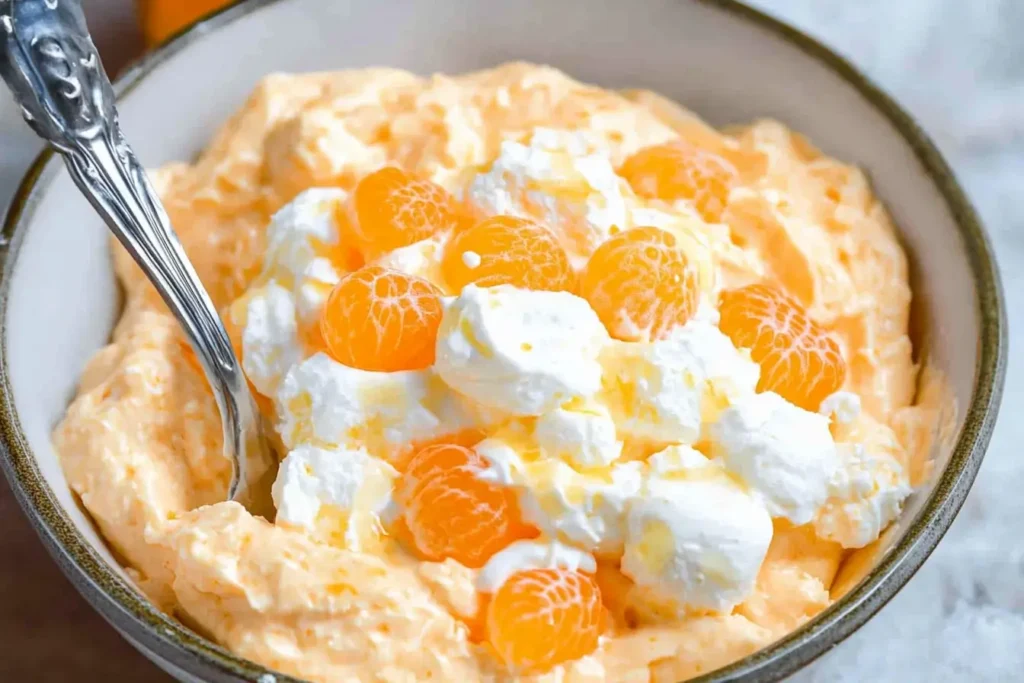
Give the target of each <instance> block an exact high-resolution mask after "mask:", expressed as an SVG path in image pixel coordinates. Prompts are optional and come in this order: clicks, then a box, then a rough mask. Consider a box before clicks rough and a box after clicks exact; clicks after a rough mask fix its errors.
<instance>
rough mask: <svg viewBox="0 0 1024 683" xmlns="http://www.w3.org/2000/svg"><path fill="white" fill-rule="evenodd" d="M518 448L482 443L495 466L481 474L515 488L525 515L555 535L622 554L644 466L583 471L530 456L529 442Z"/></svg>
mask: <svg viewBox="0 0 1024 683" xmlns="http://www.w3.org/2000/svg"><path fill="white" fill-rule="evenodd" d="M517 446H518V447H517ZM517 446H513V445H511V444H510V443H509V442H508V441H505V440H503V439H501V438H496V437H492V438H489V439H485V440H484V441H481V442H480V443H478V444H477V445H476V446H475V449H476V452H477V453H479V454H480V455H481V456H483V458H484V459H486V460H487V462H488V464H489V467H488V468H487V469H486V470H484V471H483V472H482V473H481V474H480V475H479V476H480V478H481V479H484V480H486V481H491V482H494V483H498V484H501V485H503V486H509V487H512V488H513V489H514V490H515V491H516V495H517V497H518V500H519V507H520V509H521V511H522V513H523V518H524V519H526V520H527V521H528V522H530V523H532V524H534V525H536V526H537V527H538V528H540V529H541V530H542V531H543V532H545V533H546V534H548V535H549V536H553V537H558V538H561V539H564V540H566V541H568V542H569V543H572V544H573V545H575V546H578V547H581V548H584V549H586V550H589V551H591V552H595V553H598V554H601V555H613V556H614V555H617V554H619V553H621V552H622V544H623V541H624V539H625V520H626V511H627V509H628V507H629V503H630V501H632V500H633V499H634V498H635V497H636V496H637V495H638V493H639V492H640V489H641V486H642V476H643V475H642V473H643V464H642V463H640V462H626V463H617V464H615V465H613V466H611V467H607V468H602V469H598V470H589V471H587V472H579V471H577V470H575V469H573V468H572V467H570V466H569V465H568V464H566V463H565V462H563V461H562V460H555V459H549V458H543V457H536V455H535V454H534V456H533V457H530V455H531V454H530V452H529V450H530V449H529V446H528V445H527V446H526V447H523V446H522V445H518V444H517ZM524 453H525V454H526V457H524Z"/></svg>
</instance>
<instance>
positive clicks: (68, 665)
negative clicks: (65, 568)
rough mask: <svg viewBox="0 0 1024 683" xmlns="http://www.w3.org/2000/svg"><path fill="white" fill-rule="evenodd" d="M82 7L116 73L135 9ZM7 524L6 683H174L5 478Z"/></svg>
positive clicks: (0, 503) (3, 516)
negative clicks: (63, 561) (54, 554)
mask: <svg viewBox="0 0 1024 683" xmlns="http://www.w3.org/2000/svg"><path fill="white" fill-rule="evenodd" d="M82 4H83V6H84V7H85V10H86V14H87V16H88V18H89V25H90V28H91V30H92V33H93V36H94V37H95V39H96V43H97V45H98V46H99V48H100V53H101V54H102V56H103V61H104V64H105V65H106V66H107V69H108V71H110V72H111V73H114V72H116V70H117V69H118V68H120V67H121V66H122V65H123V64H124V63H125V62H126V61H128V60H129V59H131V58H132V57H133V56H135V55H137V54H138V53H139V51H140V50H141V41H140V39H139V37H138V33H137V30H136V27H135V17H134V12H133V9H132V2H131V0H83V3H82ZM5 195H6V193H5ZM2 201H3V200H2V199H0V203H2ZM2 208H3V207H2V206H0V210H2ZM0 521H2V523H3V532H2V533H0V558H3V559H2V561H0V652H2V653H3V654H2V655H0V681H4V682H7V681H10V682H11V683H14V682H15V681H26V682H35V681H40V682H44V683H49V682H51V681H53V682H55V683H56V682H63V681H72V680H74V681H81V682H89V683H91V682H92V681H97V682H99V681H111V682H114V681H116V682H118V683H121V682H124V683H157V682H160V683H167V682H168V681H170V678H169V677H168V676H167V675H166V674H164V673H162V672H161V671H160V670H158V669H157V668H156V667H155V666H153V665H152V664H150V663H149V661H148V660H146V659H145V658H144V657H143V656H142V655H140V654H139V653H137V652H136V651H135V650H134V649H133V648H132V647H131V646H130V645H129V644H128V643H127V642H125V641H124V640H122V639H121V637H120V636H119V635H118V634H117V632H116V631H114V629H113V628H111V627H110V626H109V625H108V624H107V623H106V622H105V621H104V620H103V619H102V618H101V617H100V616H99V615H98V614H96V612H94V611H93V609H92V608H91V607H90V606H89V605H88V603H86V602H85V600H84V599H82V597H81V596H79V595H78V592H77V591H75V589H74V588H73V587H72V586H71V584H70V583H69V582H68V581H67V579H65V578H64V575H63V574H61V572H60V570H59V569H58V568H57V565H56V564H54V563H53V561H52V560H51V559H50V556H49V554H48V553H47V552H46V550H45V549H44V548H43V546H42V544H41V543H40V541H39V538H38V537H37V536H36V534H35V532H34V531H33V530H32V528H31V527H30V526H29V524H28V522H27V521H26V519H25V517H24V515H23V514H22V512H21V509H20V508H19V507H18V504H17V502H15V500H14V497H13V495H12V494H11V491H10V489H9V488H8V486H7V482H6V481H5V480H3V477H0Z"/></svg>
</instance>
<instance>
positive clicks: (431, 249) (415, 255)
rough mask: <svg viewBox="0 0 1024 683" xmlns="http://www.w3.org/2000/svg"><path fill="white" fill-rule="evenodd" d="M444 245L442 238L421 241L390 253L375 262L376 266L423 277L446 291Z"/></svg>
mask: <svg viewBox="0 0 1024 683" xmlns="http://www.w3.org/2000/svg"><path fill="white" fill-rule="evenodd" d="M444 244H445V239H444V238H442V237H432V238H430V239H425V240H420V241H419V242H413V243H412V244H410V245H408V246H405V247H399V248H398V249H394V250H392V251H389V252H388V253H386V254H384V255H382V256H381V257H380V258H378V259H377V260H376V261H374V264H375V265H378V266H381V267H384V268H390V269H392V270H397V271H399V272H402V273H405V274H406V275H414V276H416V277H421V278H423V279H424V280H428V281H429V282H431V283H432V284H434V285H435V286H437V287H439V288H440V289H441V290H444V289H445V284H444V278H443V277H442V276H441V258H442V255H443V253H444Z"/></svg>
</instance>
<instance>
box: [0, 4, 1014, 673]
mask: <svg viewBox="0 0 1024 683" xmlns="http://www.w3.org/2000/svg"><path fill="white" fill-rule="evenodd" d="M510 59H525V60H529V61H535V62H543V63H548V64H552V65H553V66H556V67H559V68H562V69H564V70H565V71H567V72H568V73H570V74H572V75H574V76H576V77H577V78H580V79H581V80H585V81H589V82H593V83H597V84H599V85H603V86H607V87H644V88H650V89H654V90H657V91H660V92H662V93H664V94H666V95H668V96H670V97H673V98H675V99H677V100H679V101H681V102H683V103H685V104H686V105H687V106H689V107H691V108H692V109H694V110H695V111H697V112H698V113H699V114H701V115H702V116H704V117H705V118H707V119H708V120H709V121H711V122H712V123H715V124H727V123H735V122H742V121H745V120H750V119H753V118H755V117H758V116H772V117H775V118H778V119H780V120H783V121H785V122H786V123H787V124H789V125H791V126H792V127H794V128H795V129H796V130H799V131H801V132H803V133H805V134H807V135H808V136H809V138H810V139H811V140H813V141H814V142H815V143H817V144H818V145H820V146H821V147H822V148H824V149H825V150H826V151H827V152H829V153H830V154H832V155H834V156H837V157H838V158H841V159H844V160H849V161H853V162H855V163H858V164H860V165H861V166H863V167H864V168H865V169H866V170H867V171H868V173H869V175H870V177H871V179H872V181H873V183H874V185H875V189H876V191H877V192H878V194H879V195H880V196H881V198H882V199H883V200H884V201H885V202H886V204H887V205H888V207H889V208H890V210H891V212H892V214H893V217H894V219H895V221H896V223H897V224H898V225H899V226H900V232H901V237H902V239H903V242H904V244H905V246H906V248H907V250H908V252H909V254H910V257H911V266H912V276H913V283H912V284H913V286H914V291H915V302H914V311H913V320H914V325H913V327H914V329H913V333H914V336H915V339H914V341H915V345H916V347H917V348H918V349H919V351H920V352H922V353H923V354H924V357H925V358H926V359H927V360H928V361H929V362H930V363H931V364H933V365H935V366H936V367H937V368H939V369H940V370H941V371H942V372H943V373H944V374H945V376H946V377H947V378H948V380H949V384H950V388H951V389H952V391H953V393H954V395H955V397H956V400H957V402H958V404H959V406H960V411H959V417H958V419H957V422H956V428H955V435H954V436H955V438H954V439H953V440H952V442H951V444H950V445H949V446H948V447H946V448H939V449H937V451H936V452H935V453H934V458H935V462H936V468H935V475H934V476H933V477H932V481H931V482H929V484H928V485H927V486H926V487H925V488H924V489H923V490H921V491H919V492H918V493H917V494H915V496H914V497H913V498H912V499H911V501H910V503H909V504H908V506H907V508H906V510H905V511H904V514H903V517H902V518H901V520H900V521H899V525H898V528H897V531H896V532H895V533H892V534H890V535H889V536H888V539H887V542H886V543H885V544H884V545H883V546H882V547H881V548H879V552H878V555H877V557H878V559H877V561H876V563H875V565H874V567H873V568H872V569H871V571H870V572H869V573H867V574H866V575H865V576H864V578H863V579H861V580H860V582H859V583H857V584H856V585H855V586H853V587H852V588H851V589H850V590H849V591H847V592H846V594H845V595H844V596H843V597H842V598H841V599H839V600H838V601H837V602H836V603H835V604H834V605H832V606H831V607H830V608H829V609H827V610H825V611H824V612H823V613H822V614H820V615H818V616H817V617H816V618H815V619H813V620H812V621H810V622H809V623H807V624H805V625H804V626H803V627H801V628H800V629H798V630H796V631H794V632H793V633H791V634H790V635H788V636H787V637H785V638H783V639H781V640H779V641H778V642H776V643H775V644H773V645H772V646H770V647H768V648H765V649H764V650H762V651H760V652H757V653H755V654H753V655H751V656H750V657H747V658H745V659H743V660H741V661H738V662H736V663H734V664H732V665H731V666H728V667H726V668H723V669H720V670H718V671H714V672H710V673H708V674H706V675H705V676H703V677H702V678H700V679H699V680H701V681H735V680H744V681H771V680H778V679H780V678H783V677H784V676H786V675H787V674H789V673H792V672H793V671H795V670H797V669H798V668H800V667H802V666H804V665H805V664H807V663H808V662H810V661H812V660H813V659H814V658H816V657H818V656H819V655H821V654H822V653H823V652H825V651H826V650H828V649H829V648H831V647H834V646H835V645H837V644H838V643H840V642H841V641H842V640H843V639H844V638H846V637H847V636H848V635H850V634H851V633H852V632H853V631H854V630H856V629H857V628H858V627H860V626H861V625H862V624H863V623H864V622H865V621H866V620H867V619H869V618H870V617H871V616H872V615H873V614H874V613H875V612H876V611H877V610H878V609H880V608H881V607H882V606H883V605H884V604H885V603H886V602H887V601H888V600H889V599H890V598H892V596H893V595H894V594H895V593H896V592H897V591H898V590H899V589H900V587H901V586H903V584H904V583H906V581H907V580H908V579H910V577H911V576H912V575H913V574H914V572H915V571H916V570H917V569H918V567H920V566H921V564H922V563H923V562H924V561H925V559H926V558H927V557H928V555H929V554H930V553H931V551H932V550H933V549H934V547H935V545H936V544H937V543H938V542H939V539H940V538H941V537H942V535H943V534H944V533H945V531H946V529H947V528H948V527H949V525H950V523H951V522H952V521H953V518H954V517H955V516H956V514H957V512H958V510H959V509H960V506H961V505H962V503H963V501H964V498H965V497H966V495H967V491H968V489H969V488H970V486H971V483H972V482H973V481H974V477H975V474H976V473H977V471H978V467H979V466H980V465H981V461H982V457H983V455H984V451H985V447H986V446H987V444H988V441H989V436H990V434H991V431H992V427H993V425H994V423H995V419H996V413H997V410H998V404H999V398H1000V394H1001V391H1002V385H1003V376H1004V371H1005V363H1006V348H1007V347H1006V315H1005V311H1004V302H1003V296H1002V291H1001V289H1000V283H999V277H998V272H997V269H996V265H995V261H994V258H993V255H992V250H991V247H990V245H989V242H988V240H987V238H986V236H985V233H984V231H983V229H982V227H981V226H980V224H979V222H978V219H977V216H976V215H975V212H974V210H973V209H972V208H971V206H970V204H969V203H968V201H967V199H966V198H965V197H964V194H963V191H962V190H961V189H960V187H959V185H958V184H957V182H956V180H955V179H954V177H953V174H952V173H951V171H950V169H949V167H948V166H947V165H946V163H945V161H944V160H943V159H942V157H941V156H940V155H939V153H938V151H937V150H936V149H935V147H934V146H933V145H932V143H931V142H930V141H929V140H928V138H927V137H926V136H925V134H924V133H923V132H922V131H921V130H920V129H919V128H918V127H917V125H916V124H915V123H914V122H913V120H912V119H911V118H910V117H909V116H908V115H907V114H906V113H904V112H903V111H902V110H901V109H900V108H899V107H898V106H897V105H896V104H895V103H894V102H893V101H892V100H891V99H890V98H889V97H888V96H886V95H885V94H884V93H882V92H881V91H880V90H878V88H876V87H875V86H874V85H873V84H871V83H870V82H869V81H868V80H867V79H865V78H864V77H863V76H862V75H861V74H859V73H858V72H857V71H856V70H855V69H854V68H853V67H851V66H850V65H849V64H848V63H846V62H845V61H844V60H843V59H841V58H840V57H838V56H836V55H835V54H833V53H832V52H830V51H829V50H828V49H827V48H825V47H823V46H822V45H820V44H819V43H817V42H815V41H814V40H812V39H810V38H808V37H807V36H804V35H802V34H800V33H799V32H797V31H795V30H794V29H792V28H789V27H788V26H785V25H784V24H781V23H779V22H778V21H776V20H774V19H772V18H770V17H767V16H765V15H763V14H761V13H759V12H757V11H755V10H752V9H750V8H748V7H746V6H744V5H741V4H740V3H737V2H733V1H732V0H689V1H687V0H650V1H648V2H639V1H638V2H635V3H623V2H619V1H618V0H561V1H560V2H555V3H549V2H546V0H527V1H522V2H515V3H510V2H504V1H501V0H486V1H484V0H444V1H439V2H434V3H425V2H424V3H414V2H411V1H410V0H405V1H402V2H391V3H375V2H373V1H372V0H352V1H351V2H346V3H334V2H327V1H326V0H250V1H249V2H245V3H240V4H237V5H234V6H232V7H230V8H228V9H226V10H224V11H222V12H220V13H218V14H216V15H214V16H212V17H210V18H208V19H207V20H205V21H203V22H201V23H199V24H197V25H195V26H194V27H193V28H191V29H190V30H188V31H186V32H184V33H183V34H181V35H179V36H178V37H176V38H175V39H173V40H172V41H170V42H169V43H168V44H167V45H165V46H164V47H162V48H161V49H160V50H157V51H156V52H154V53H151V54H150V55H149V56H148V57H146V58H145V59H143V60H142V61H141V62H139V63H138V64H137V65H136V66H134V67H133V68H131V69H129V70H128V71H127V72H126V73H125V74H124V75H123V76H122V77H121V78H120V79H118V81H117V83H116V90H117V92H118V93H119V97H120V105H119V106H120V109H121V115H122V123H123V125H124V128H125V131H126V135H127V137H128V139H130V140H132V141H133V143H134V145H135V147H136V151H137V152H138V153H139V154H140V156H141V158H142V159H143V161H144V162H145V163H147V164H149V165H157V164H161V163H164V162H167V161H171V160H175V159H181V158H189V157H190V156H192V155H194V154H195V153H196V152H197V151H199V150H200V149H201V148H202V146H203V144H204V142H205V141H206V140H207V139H208V138H209V136H210V135H211V133H212V132H213V130H214V129H215V128H216V126H218V125H219V124H220V122H222V121H223V120H225V119H226V118H227V116H228V115H229V114H230V113H231V111H232V110H233V109H235V108H236V107H237V106H239V105H240V104H241V102H242V101H243V99H244V98H245V96H246V95H247V94H248V92H249V91H250V89H251V88H252V86H253V85H254V84H255V82H256V80H257V79H258V78H259V77H260V76H261V75H263V74H265V73H267V72H270V71H275V70H277V71H312V70H323V69H334V68H344V67H359V66H367V65H371V64H372V65H388V66H397V67H404V68H408V69H410V70H413V71H416V72H419V73H430V72H434V71H444V72H461V71H467V70H471V69H477V68H482V67H487V66H493V65H495V64H498V63H500V62H503V61H507V60H510ZM107 248H108V246H107V235H106V232H105V229H104V228H103V226H102V225H101V224H100V223H99V221H98V219H96V218H95V216H94V215H93V213H92V211H91V210H90V209H89V208H88V206H87V205H86V203H85V201H84V200H83V199H81V197H79V196H78V194H77V192H76V191H75V190H74V188H73V186H72V184H71V181H70V179H69V178H68V176H67V174H66V173H65V172H64V170H63V168H62V166H61V164H60V163H59V161H58V160H56V159H55V158H54V157H53V155H51V154H50V153H44V154H42V155H41V156H40V157H39V158H38V159H37V161H36V162H35V164H34V165H33V166H32V168H31V169H30V170H29V172H28V173H27V175H26V176H25V179H24V181H23V183H22V185H21V188H20V189H19V191H18V193H17V195H16V196H15V199H14V201H13V203H12V206H11V208H10V210H9V212H8V215H7V217H6V221H5V223H4V226H3V233H2V240H0V250H2V251H3V254H2V264H0V277H2V281H0V326H2V327H0V343H2V346H0V353H2V363H0V437H2V449H3V453H2V456H3V457H2V458H0V462H2V465H3V470H4V473H5V474H6V475H7V477H8V479H9V481H10V482H11V485H12V488H13V489H14V491H15V494H16V496H17V498H18V500H19V502H20V504H21V506H22V507H23V508H24V510H25V513H26V514H27V515H28V517H29V519H30V520H31V521H32V524H33V525H34V526H35V528H36V530H37V531H38V532H39V535H40V537H41V538H42V539H43V542H44V543H45V545H46V546H47V548H48V549H49V550H50V552H51V554H52V555H53V557H54V559H55V560H56V561H57V563H58V564H59V565H60V566H61V568H62V569H63V571H64V572H65V574H67V576H68V577H69V578H70V579H71V580H72V582H73V583H74V584H75V586H76V587H77V588H78V590H79V591H81V592H82V594H83V595H84V596H85V597H86V599H88V600H89V602H90V603H91V604H92V605H93V606H94V607H95V608H96V609H97V610H98V611H99V612H100V613H101V614H102V615H103V616H104V617H105V618H106V619H107V620H108V621H110V623H111V624H113V625H114V627H115V628H117V629H118V630H119V631H120V632H121V633H122V634H123V635H124V636H125V637H126V638H127V639H128V640H129V641H130V642H131V643H132V644H133V645H135V647H137V648H138V649H139V650H140V651H142V652H143V653H144V654H146V655H147V656H148V657H149V658H150V659H152V660H153V661H154V662H156V663H157V664H158V665H160V666H161V667H163V668H164V669H165V670H166V671H168V672H169V673H171V674H172V675H173V676H175V677H177V678H178V679H179V680H183V681H218V682H219V681H225V682H227V681H232V682H233V681H255V682H257V683H274V682H283V681H293V680H295V679H292V678H290V677H287V676H283V675H281V674H275V673H273V672H271V671H268V670H267V669H265V668H263V667H261V666H259V665H256V664H254V663H252V662H250V661H247V660H244V659H242V658H240V657H237V656H235V655H232V654H231V653H230V652H227V651H226V650H224V649H223V648H221V647H219V646H217V645H215V644H213V643H211V642H210V641H208V640H206V639H205V638H203V637H202V636H200V635H198V634H196V633H194V632H193V631H191V630H189V629H188V628H186V627H185V626H183V625H182V624H180V623H178V622H177V621H175V620H174V619H172V618H170V617H168V616H167V615H165V614H163V613H161V612H160V611H159V610H157V609H156V608H155V607H154V606H153V605H152V604H151V603H149V602H148V601H147V600H146V599H145V598H144V597H143V596H142V595H141V594H140V593H139V592H138V591H137V589H136V588H135V587H134V586H133V585H132V583H131V581H130V580H129V579H128V578H127V576H126V575H125V573H124V571H123V570H121V569H120V567H118V565H117V563H116V561H115V560H114V558H113V556H112V554H111V553H110V551H109V549H108V548H107V547H106V546H105V545H104V544H103V542H102V541H101V539H100V537H99V535H98V533H97V531H96V529H95V527H94V526H93V525H92V524H91V522H90V521H89V519H88V517H87V516H86V515H85V514H84V513H83V512H82V510H81V508H80V507H79V506H78V505H77V504H76V501H75V500H74V498H73V496H72V494H71V492H70V491H69V489H68V487H67V484H66V481H65V480H64V477H63V474H62V473H61V470H60V467H59V464H58V462H57V459H56V456H55V454H54V452H53V447H52V445H51V443H50V440H49V435H50V432H51V430H52V429H53V427H54V425H55V424H56V422H57V421H58V420H59V419H60V417H61V415H62V414H63V412H64V409H65V406H66V405H67V402H68V401H69V400H70V399H71V397H72V396H73V395H74V392H75V387H76V384H77V381H78V377H79V375H80V373H81V370H82V368H83V366H84V364H85V362H86V360H87V359H88V358H89V357H90V356H91V355H92V354H93V353H94V352H95V351H96V350H97V349H98V348H100V347H101V346H102V345H103V344H104V343H105V342H106V341H107V338H108V337H109V334H110V331H111V329H112V326H113V324H114V322H115V321H116V319H117V316H118V314H119V308H120V302H119V294H118V288H117V284H116V281H115V279H114V276H113V272H112V267H111V262H110V257H109V253H108V251H107Z"/></svg>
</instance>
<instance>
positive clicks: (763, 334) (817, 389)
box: [719, 284, 846, 411]
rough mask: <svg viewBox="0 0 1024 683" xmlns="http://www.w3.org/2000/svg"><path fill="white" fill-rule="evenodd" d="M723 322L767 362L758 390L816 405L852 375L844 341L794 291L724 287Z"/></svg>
mask: <svg viewBox="0 0 1024 683" xmlns="http://www.w3.org/2000/svg"><path fill="white" fill-rule="evenodd" d="M720 313H721V321H720V322H719V327H720V328H721V330H722V332H723V333H725V334H726V335H727V336H728V337H729V338H730V339H731V340H732V342H733V344H735V345H736V346H737V347H741V348H749V349H750V357H751V358H752V359H753V360H754V361H755V362H756V363H758V364H759V365H760V366H761V380H760V381H759V382H758V385H757V390H758V391H774V392H775V393H777V394H779V395H780V396H782V397H783V398H784V399H786V400H787V401H789V402H790V403H793V404H795V405H797V406H800V407H801V408H804V409H806V410H811V411H816V410H817V409H818V407H819V406H820V405H821V402H822V400H824V399H825V398H826V397H827V396H829V395H830V394H832V393H834V392H836V391H838V390H839V389H840V388H841V387H842V386H843V382H844V381H845V379H846V361H845V360H844V359H843V354H842V350H841V349H840V348H839V343H838V342H837V341H836V339H835V337H833V336H832V334H830V333H829V332H828V331H827V330H826V329H825V328H824V327H822V326H821V325H819V324H818V323H816V322H815V321H813V320H811V318H810V316H809V315H808V314H807V311H805V310H804V308H803V306H801V305H800V303H799V302H798V301H797V300H796V299H794V298H793V297H791V296H789V295H787V294H785V293H784V292H782V291H781V290H779V289H776V288H775V287H771V286H768V285H763V284H755V285H748V286H746V287H742V288H740V289H734V290H731V291H727V292H723V293H722V298H721V307H720Z"/></svg>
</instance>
